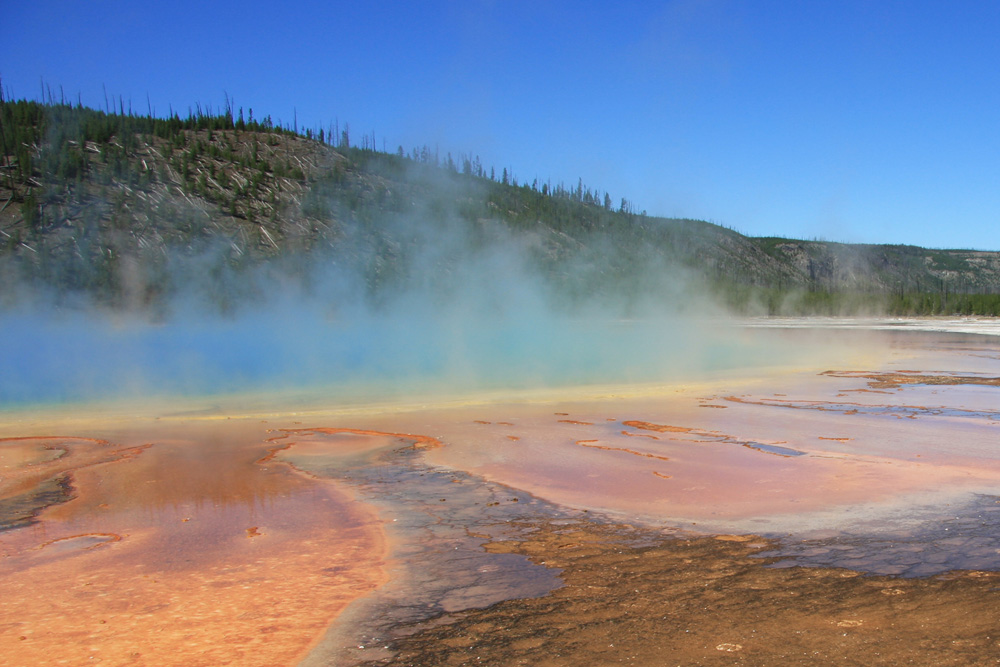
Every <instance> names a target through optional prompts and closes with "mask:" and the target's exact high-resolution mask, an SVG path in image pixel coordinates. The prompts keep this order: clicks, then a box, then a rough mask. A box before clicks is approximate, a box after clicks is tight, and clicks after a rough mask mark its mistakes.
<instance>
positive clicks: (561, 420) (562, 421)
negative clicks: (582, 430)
mask: <svg viewBox="0 0 1000 667" xmlns="http://www.w3.org/2000/svg"><path fill="white" fill-rule="evenodd" d="M559 423H560V424H576V425H578V426H593V425H594V423H593V422H581V421H577V420H575V419H560V420H559Z"/></svg>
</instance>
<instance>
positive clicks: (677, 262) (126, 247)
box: [0, 100, 1000, 315]
mask: <svg viewBox="0 0 1000 667" xmlns="http://www.w3.org/2000/svg"><path fill="white" fill-rule="evenodd" d="M0 142H2V155H0V207H2V208H0V279H2V281H3V283H2V284H3V286H4V287H3V290H2V294H0V298H2V302H3V303H5V304H7V305H10V304H14V303H18V302H21V301H23V300H24V299H26V298H33V295H37V294H45V295H47V296H49V297H52V298H56V299H57V300H60V301H63V302H67V303H68V302H74V301H83V302H86V303H96V304H98V305H100V306H104V307H110V308H120V309H125V308H131V309H140V310H148V311H152V312H156V311H160V310H163V309H164V308H166V307H167V304H169V303H170V301H171V299H172V298H173V297H176V296H177V295H189V296H190V295H196V296H197V298H198V299H200V300H201V301H202V302H203V303H204V304H208V305H210V306H211V307H213V308H219V309H222V310H231V309H236V308H239V307H241V304H244V303H247V302H252V301H253V299H254V297H255V296H257V295H259V294H260V293H262V292H264V291H266V290H267V288H268V285H273V284H275V283H276V282H281V283H290V284H293V285H295V286H296V287H297V288H298V289H304V290H313V291H316V292H317V293H321V294H323V295H325V297H326V298H329V299H331V300H333V301H336V300H337V299H340V298H348V296H347V295H345V294H343V293H340V292H337V289H341V288H332V287H330V286H329V285H323V284H319V283H320V282H321V279H320V276H323V275H325V274H324V272H329V271H335V272H337V276H339V277H340V278H342V279H343V278H344V277H345V276H349V277H350V280H343V281H342V283H343V284H342V288H343V289H350V290H351V294H350V295H349V298H362V299H364V300H366V301H367V302H368V303H370V304H373V305H376V306H377V305H379V304H381V303H384V302H385V301H386V298H387V297H388V296H389V295H391V294H393V293H395V292H397V291H398V290H400V289H405V288H406V287H407V286H408V285H409V284H410V283H411V282H412V281H414V280H415V279H416V278H415V276H418V275H419V276H425V275H426V273H427V268H428V265H429V266H430V269H431V273H438V274H440V275H441V276H448V275H450V274H452V273H454V272H455V271H457V267H459V266H460V265H461V264H462V263H463V262H468V261H469V259H470V258H476V257H479V256H485V255H486V254H488V253H491V252H492V253H495V252H497V250H498V249H505V248H509V249H511V251H512V252H514V253H515V254H516V255H517V257H519V258H521V259H523V260H524V261H526V262H527V266H526V269H525V270H526V271H528V272H530V273H531V274H532V278H533V279H537V280H538V281H539V282H540V284H542V285H543V286H544V289H545V292H546V294H547V295H548V296H549V297H550V298H551V299H552V300H553V302H554V303H558V304H562V305H564V306H566V307H573V306H576V305H580V304H586V303H590V302H594V301H597V302H613V303H615V304H618V305H619V306H621V307H622V308H624V310H625V311H626V312H633V313H634V312H637V311H639V310H640V309H642V308H646V307H649V306H650V305H655V304H656V303H658V302H659V301H669V302H670V303H672V304H673V305H680V306H684V305H698V303H697V302H699V301H701V300H704V299H714V300H717V301H718V302H720V303H722V304H724V305H725V306H727V307H729V308H731V309H733V310H734V311H737V312H742V313H751V314H854V313H888V314H900V315H903V314H906V315H910V314H912V315H936V314H966V315H971V314H976V315H998V314H1000V254H998V253H993V252H981V251H970V250H928V249H923V248H917V247H913V246H903V245H851V244H841V243H829V242H821V241H802V240H792V239H782V238H751V237H747V236H744V235H741V234H739V233H737V232H735V231H733V230H730V229H726V228H724V227H721V226H718V225H714V224H711V223H708V222H703V221H699V220H687V219H670V218H659V217H654V216H649V215H646V214H645V212H637V211H636V210H635V207H634V206H633V204H631V203H630V202H629V201H628V200H626V199H624V198H619V199H617V200H614V199H613V198H612V197H611V195H610V194H609V193H607V192H602V191H598V190H593V189H591V188H590V187H587V186H585V185H584V184H583V183H582V182H578V183H577V184H576V185H575V186H571V187H567V186H565V185H563V184H557V185H555V186H553V185H552V184H551V183H547V182H546V183H539V182H538V181H537V180H534V181H532V182H531V183H526V182H525V183H518V181H517V179H516V177H514V176H513V175H512V174H510V173H509V172H508V170H507V169H502V170H501V171H500V173H499V174H497V170H496V169H495V168H493V167H489V168H487V167H486V166H484V165H483V164H482V163H481V161H480V159H479V158H478V157H475V156H472V155H468V156H465V155H460V156H457V157H455V156H452V155H450V154H447V155H444V156H441V155H439V154H438V153H437V152H436V151H434V150H432V149H430V148H428V147H426V146H424V147H417V148H411V149H409V150H407V149H404V148H403V147H398V148H397V149H396V150H395V151H379V150H376V142H375V137H374V136H365V137H362V138H361V141H360V144H358V143H357V142H353V141H352V137H351V135H350V129H349V127H347V126H345V127H344V128H343V129H341V128H340V127H339V126H337V127H330V128H327V129H326V130H323V129H320V130H313V129H302V130H300V128H298V127H287V126H282V125H281V124H279V123H274V122H273V121H272V120H271V118H270V117H264V118H263V119H258V118H255V117H254V114H253V111H252V110H250V111H249V113H248V114H247V115H246V116H244V113H243V110H242V109H238V110H235V109H233V108H232V107H231V106H229V105H228V104H227V107H226V108H225V109H223V110H221V111H219V112H213V111H212V110H211V109H207V110H202V109H200V108H198V109H194V110H192V111H189V112H188V114H187V115H186V116H183V117H182V116H181V115H179V114H177V113H170V114H169V115H168V117H166V118H158V117H155V116H154V115H152V114H147V115H139V114H135V113H133V112H132V111H131V110H130V109H129V110H126V108H125V105H124V104H123V103H122V101H121V100H119V101H118V109H117V110H112V109H111V107H110V105H109V107H108V108H106V109H105V110H104V111H100V110H95V109H90V108H86V107H83V106H81V105H79V104H77V105H71V104H67V103H65V102H62V101H59V102H57V101H55V100H50V101H49V102H47V103H44V104H43V103H39V102H35V101H28V100H16V101H8V100H0ZM421 279H424V280H426V278H425V277H424V278H421ZM685 302H690V303H685Z"/></svg>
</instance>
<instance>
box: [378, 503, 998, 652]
mask: <svg viewBox="0 0 1000 667" xmlns="http://www.w3.org/2000/svg"><path fill="white" fill-rule="evenodd" d="M539 528H540V529H539V530H537V531H536V532H534V533H531V535H530V537H528V538H527V539H524V540H521V541H504V542H493V543H490V544H489V545H487V549H488V550H490V551H492V552H496V553H511V552H513V553H520V554H526V555H528V556H529V557H530V558H531V559H532V560H533V561H535V562H540V563H542V562H544V563H545V564H546V565H547V566H550V567H555V568H560V569H561V575H560V576H561V578H562V579H563V581H564V583H565V585H564V586H563V587H562V588H559V589H557V590H555V591H553V592H551V593H550V594H548V595H546V596H544V597H540V598H534V599H522V600H511V601H507V602H501V603H498V604H495V605H493V606H491V607H489V608H487V609H479V610H471V611H466V612H462V613H458V614H451V615H448V616H446V617H444V618H442V619H441V621H440V622H438V623H428V624H426V626H425V627H426V629H424V630H422V631H420V632H417V633H416V634H414V635H411V636H409V637H406V638H404V639H401V640H399V641H397V642H395V644H394V646H393V648H394V649H396V650H397V651H398V654H397V655H396V657H395V658H394V659H393V660H392V661H391V664H394V665H413V666H416V665H443V666H448V665H470V664H479V663H484V664H485V663H488V664H491V665H501V666H506V665H512V666H513V665H524V664H544V665H550V666H561V665H586V664H590V665H597V664H601V665H604V664H618V663H629V664H640V665H660V664H690V665H720V666H721V665H731V664H750V665H816V664H828V665H832V664H856V665H861V664H864V665H898V664H921V665H941V664H954V665H958V664H977V665H978V664H987V663H990V664H992V662H991V658H992V656H995V655H996V651H997V648H998V642H997V634H996V631H997V624H996V614H995V611H996V609H995V605H996V596H997V593H996V587H997V585H998V584H1000V574H997V573H992V572H956V573H953V574H951V575H948V576H942V577H936V578H933V579H894V578H891V577H884V576H864V577H862V576H857V573H855V572H851V571H848V570H842V569H835V568H805V567H796V568H781V569H778V568H768V567H765V564H766V563H767V562H768V561H767V560H765V559H760V558H755V557H754V555H755V554H756V553H758V552H759V551H760V550H761V549H762V548H764V547H766V546H768V542H767V541H766V540H764V539H762V538H760V537H757V536H753V535H722V536H716V537H699V538H666V539H664V538H662V537H657V535H656V533H655V532H653V531H650V532H644V531H641V530H637V529H635V528H631V527H628V528H626V527H621V526H601V525H596V524H587V523H583V522H581V523H577V524H573V525H571V526H564V525H541V526H540V527H539ZM637 541H638V542H639V543H645V544H646V545H645V546H634V545H635V543H636V542H637ZM650 542H652V544H651V545H650V544H649V543H650ZM734 661H735V662H734ZM367 664H373V665H374V664H377V663H367Z"/></svg>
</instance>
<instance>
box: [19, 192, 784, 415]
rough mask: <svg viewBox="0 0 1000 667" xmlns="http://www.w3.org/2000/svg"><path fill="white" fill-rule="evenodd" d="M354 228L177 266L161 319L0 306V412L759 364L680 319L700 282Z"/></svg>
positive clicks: (435, 224) (394, 224)
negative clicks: (288, 250) (308, 248)
mask: <svg viewBox="0 0 1000 667" xmlns="http://www.w3.org/2000/svg"><path fill="white" fill-rule="evenodd" d="M431 208H433V209H434V210H431ZM366 230H367V231H365V230H358V229H355V230H353V231H352V230H351V229H348V230H347V231H346V232H345V233H344V234H343V235H342V238H340V239H339V241H338V244H339V245H338V246H337V250H336V251H331V252H329V253H323V252H312V253H310V254H308V255H301V256H292V257H285V258H284V259H282V260H280V261H276V262H271V263H268V264H263V265H261V266H258V267H256V268H255V269H254V270H252V271H249V272H247V271H244V272H241V273H239V274H231V273H222V274H220V273H218V272H214V273H211V274H209V272H208V271H207V270H206V268H205V267H204V266H201V265H199V262H201V261H204V262H206V266H207V263H208V262H209V260H210V259H211V258H210V257H209V259H205V258H194V259H192V258H190V257H188V258H186V259H182V258H176V259H172V260H171V266H172V267H173V274H174V275H173V278H172V280H173V282H174V283H175V284H177V285H179V286H180V287H179V288H178V289H177V290H176V293H175V294H174V295H173V297H172V298H171V300H170V302H169V304H168V306H167V308H166V310H165V312H164V313H161V314H160V315H158V316H156V317H150V316H149V314H148V313H134V312H128V311H124V312H122V311H109V310H102V309H98V308H94V307H68V306H66V305H65V303H62V304H61V305H60V306H58V307H56V306H54V305H52V300H51V299H47V298H43V297H39V298H36V299H34V300H33V303H32V304H30V305H29V304H25V303H21V304H20V305H18V306H15V307H13V308H8V309H7V310H5V311H4V312H3V313H2V314H0V340H3V342H4V350H3V354H2V356H0V402H2V403H3V404H5V405H11V404H23V403H26V402H48V401H75V400H83V399H91V398H93V399H99V398H108V397H121V396H142V395H146V396H150V397H155V396H162V395H170V394H212V393H219V392H237V391H244V390H251V391H264V390H271V389H279V388H289V387H312V388H317V389H320V388H325V389H327V390H329V391H330V395H331V396H339V397H344V396H351V395H352V394H359V393H365V394H366V395H367V396H369V397H384V396H387V395H393V394H397V393H407V392H412V391H419V392H420V393H422V394H426V393H427V392H462V391H471V390H475V389H481V388H501V387H503V388H524V387H534V386H539V385H546V386H560V385H567V384H585V383H610V382H637V381H640V382H652V381H665V380H669V379H671V378H676V377H678V376H680V375H685V374H693V373H697V372H701V371H703V370H705V369H708V368H712V367H727V366H732V365H740V364H743V363H748V361H747V360H748V359H750V358H751V357H753V356H754V355H752V354H748V349H747V347H746V341H740V342H734V341H733V340H732V338H731V334H732V332H731V331H730V332H726V331H724V328H720V327H718V326H715V327H711V328H706V327H704V326H703V320H704V318H705V317H706V316H710V317H713V318H717V317H718V312H717V311H715V310H712V309H704V310H701V311H700V312H692V311H691V308H690V304H691V303H693V302H696V301H698V300H699V299H696V298H691V297H690V294H691V293H692V291H694V290H697V286H696V285H695V284H693V283H692V282H691V280H690V279H689V278H688V277H687V276H686V275H685V274H684V273H683V272H682V271H680V270H678V269H675V268H670V267H668V266H665V265H663V264H662V263H661V264H656V263H655V262H650V261H647V260H645V259H643V258H642V257H640V256H636V257H635V258H633V260H634V262H635V266H633V267H632V268H633V270H634V274H635V275H637V276H639V279H638V281H633V282H634V284H632V285H631V286H630V287H629V288H628V289H625V290H623V289H621V288H620V286H618V287H616V288H615V289H611V290H602V288H601V287H602V280H603V278H602V276H603V275H604V273H605V272H606V269H607V267H606V266H604V265H603V264H602V262H603V261H604V255H603V250H604V249H603V248H602V247H600V245H599V244H595V246H594V247H591V248H588V249H586V252H581V253H578V256H577V257H576V258H575V259H573V260H572V261H568V262H561V263H558V264H556V265H554V266H556V267H557V269H556V270H555V273H556V274H557V275H552V273H553V271H552V270H551V269H550V271H549V274H546V273H545V271H543V270H541V269H540V268H539V267H540V263H539V261H538V258H539V256H542V255H544V254H545V253H546V252H552V251H551V249H550V248H548V247H547V246H546V242H547V241H546V239H545V238H544V237H540V236H539V235H538V234H532V233H530V232H525V233H517V234H514V233H512V232H510V230H509V229H507V228H505V227H504V226H502V225H501V224H499V223H493V222H489V221H479V222H478V223H475V224H470V223H468V222H467V221H465V220H461V219H459V218H458V216H456V215H453V214H451V213H449V212H448V211H442V210H441V208H440V207H439V206H437V207H421V208H420V209H419V212H416V213H413V212H411V213H408V214H405V215H397V216H394V217H392V218H387V219H386V220H382V221H379V222H378V224H373V225H368V226H367V227H366ZM372 230H375V231H374V232H373V231H372ZM206 252H207V251H206ZM207 254H208V255H211V253H210V252H207ZM618 259H619V261H620V260H621V258H620V257H619V258H618ZM390 260H391V261H390ZM373 285H375V286H376V287H377V289H375V288H373ZM567 285H568V286H570V287H571V289H569V290H567V289H566V286H567ZM220 286H222V287H220ZM560 286H561V287H560ZM581 286H583V287H581ZM223 288H224V289H225V290H228V291H229V292H230V294H229V296H230V297H233V294H236V297H233V298H235V299H236V300H235V303H236V304H237V305H236V306H235V307H234V308H231V309H230V310H229V311H228V312H226V313H224V314H221V313H220V312H219V310H218V308H216V307H213V306H212V305H210V304H209V303H208V302H207V301H206V297H205V295H206V294H217V293H219V290H220V289H223ZM681 305H683V306H685V308H684V309H682V308H681V307H680V306H681ZM682 310H683V312H682ZM759 352H760V351H758V353H757V355H756V357H757V359H758V361H759V358H760V356H761V355H760V354H759ZM765 356H766V355H765Z"/></svg>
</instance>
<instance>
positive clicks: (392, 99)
mask: <svg viewBox="0 0 1000 667" xmlns="http://www.w3.org/2000/svg"><path fill="white" fill-rule="evenodd" d="M3 15H4V28H5V29H4V31H3V32H4V36H3V39H2V40H0V77H2V81H3V86H4V89H5V91H6V92H7V93H9V94H13V96H14V97H18V98H20V97H28V98H32V99H38V98H39V97H40V95H41V92H40V90H41V87H42V82H44V84H45V85H47V86H49V87H50V88H51V89H52V90H53V91H55V92H56V93H57V94H58V91H59V88H60V87H62V90H63V92H64V93H65V95H66V97H67V98H69V99H71V100H72V101H74V102H75V101H76V100H77V99H80V100H82V101H83V102H84V104H87V105H90V106H94V107H103V106H104V103H105V102H104V100H105V90H106V91H107V94H108V95H109V96H114V97H116V98H117V97H118V96H122V97H123V98H124V100H125V102H126V105H127V104H128V103H129V101H131V104H132V107H133V108H134V109H136V110H137V111H140V112H145V111H146V110H147V108H149V107H152V109H153V110H154V112H155V113H157V114H159V115H165V114H166V113H167V112H168V109H169V108H170V107H171V106H172V107H173V109H174V110H178V111H180V112H181V113H182V114H184V113H186V112H187V110H188V109H189V108H192V107H194V105H196V104H200V105H201V106H202V107H206V106H211V107H213V108H215V109H219V108H221V107H223V105H224V101H225V96H226V95H228V96H229V97H230V98H232V99H233V100H234V102H235V105H236V106H237V107H241V106H242V107H245V108H246V109H247V110H249V109H250V108H253V110H254V114H255V117H258V118H259V117H262V116H265V115H271V116H272V118H273V119H275V120H276V121H278V120H280V121H281V122H283V123H291V122H293V119H297V122H298V125H299V127H300V128H301V127H314V128H319V127H324V128H326V127H329V126H330V125H331V124H332V123H333V122H334V121H339V123H340V126H341V127H343V125H344V124H345V123H347V124H349V125H350V128H351V132H352V135H353V137H354V138H355V139H357V138H358V137H359V136H360V135H361V134H363V133H367V134H368V135H371V134H372V133H374V134H375V136H376V142H377V145H378V147H379V148H382V147H383V146H385V147H386V148H388V149H390V150H395V148H396V147H397V146H399V145H402V146H403V147H404V148H405V149H406V150H407V151H409V150H410V149H412V148H413V147H415V146H422V145H424V144H427V145H429V146H430V147H432V148H433V147H435V146H436V147H438V149H439V150H440V152H441V154H442V155H444V154H445V153H446V152H448V151H451V152H452V153H453V154H455V155H456V156H457V155H458V154H460V153H465V154H472V155H479V156H481V158H482V160H483V162H484V163H485V164H486V165H492V166H495V167H496V169H497V172H498V173H499V172H500V170H501V169H502V168H503V167H507V168H508V169H510V170H512V171H513V173H514V174H515V175H516V176H517V178H518V179H519V180H520V181H521V182H524V181H528V182H530V181H532V180H533V179H534V178H539V179H540V181H545V180H550V181H551V182H552V183H553V184H555V183H558V182H563V183H565V184H566V185H568V186H575V185H576V183H577V179H578V178H582V179H583V181H584V183H585V184H587V185H589V186H591V187H592V188H594V189H599V190H601V191H602V192H603V191H605V190H606V191H608V192H610V194H611V196H612V198H613V199H614V201H615V202H618V201H619V199H620V198H621V197H623V196H624V197H627V198H628V199H629V200H631V201H632V202H633V203H634V204H635V206H636V207H637V208H638V209H640V210H642V209H644V210H646V211H648V212H649V213H650V214H653V215H663V216H680V217H692V218H700V219H704V220H710V221H712V222H717V223H719V224H723V225H726V226H729V227H732V228H734V229H737V230H738V231H741V232H743V233H746V234H751V235H755V236H763V235H777V236H788V237H795V238H820V239H826V240H832V241H849V242H873V243H909V244H915V245H924V246H930V247H970V248H978V249H989V250H1000V224H998V222H1000V39H998V38H997V35H998V34H1000V2H996V1H993V0H987V1H982V2H973V1H967V0H957V1H953V2H943V1H937V2H928V1H923V0H901V1H892V0H833V1H826V0H805V1H800V0H787V1H777V0H670V1H663V2H630V1H625V2H592V1H588V0H574V1H569V0H556V1H552V2H548V1H546V0H533V1H531V2H524V1H522V0H505V1H504V2H496V1H493V0H465V1H462V2H459V1H454V2H448V1H439V0H425V1H423V2H391V1H386V0H367V1H365V2H354V1H351V2H336V1H334V2H314V1H300V2H286V3H274V2H267V3H265V2H258V1H256V0H241V1H240V2H228V1H227V2H204V1H199V2H193V1H190V0H176V1H174V2H147V1H141V0H130V1H108V0H90V1H88V2H71V1H68V0H67V1H65V2H54V1H52V0H32V1H31V2H8V3H6V7H5V9H4V12H3ZM147 100H148V101H147ZM147 105H148V106H147Z"/></svg>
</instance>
